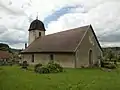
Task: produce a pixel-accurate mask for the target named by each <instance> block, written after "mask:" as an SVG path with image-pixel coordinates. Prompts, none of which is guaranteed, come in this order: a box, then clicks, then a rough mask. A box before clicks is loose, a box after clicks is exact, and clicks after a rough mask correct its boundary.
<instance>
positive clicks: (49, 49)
mask: <svg viewBox="0 0 120 90" xmlns="http://www.w3.org/2000/svg"><path fill="white" fill-rule="evenodd" d="M28 31H29V40H28V47H26V48H25V50H23V51H22V52H21V53H22V56H23V60H24V61H28V63H29V64H37V63H42V64H47V63H48V62H49V61H50V60H52V61H54V62H56V63H59V64H60V65H61V66H63V67H67V68H81V67H91V66H94V65H100V59H99V58H98V57H100V56H102V48H101V46H100V44H99V41H98V39H97V37H96V35H95V32H94V30H93V28H92V26H91V25H87V26H82V27H77V28H73V29H70V30H65V31H62V32H57V33H54V34H49V35H45V31H46V30H45V27H44V24H43V22H41V21H40V20H38V19H36V20H34V21H33V22H32V23H31V24H30V27H29V30H28Z"/></svg>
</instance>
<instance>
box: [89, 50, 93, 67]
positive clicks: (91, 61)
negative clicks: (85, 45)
mask: <svg viewBox="0 0 120 90" xmlns="http://www.w3.org/2000/svg"><path fill="white" fill-rule="evenodd" d="M92 64H93V52H92V50H89V66H90V67H92Z"/></svg>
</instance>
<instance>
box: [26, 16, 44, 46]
mask: <svg viewBox="0 0 120 90" xmlns="http://www.w3.org/2000/svg"><path fill="white" fill-rule="evenodd" d="M28 31H29V40H28V45H30V44H31V43H32V42H33V41H34V40H35V39H37V38H38V37H42V36H45V31H46V30H45V27H44V24H43V22H42V21H40V20H38V17H37V18H36V20H34V21H32V23H31V24H30V27H29V30H28Z"/></svg>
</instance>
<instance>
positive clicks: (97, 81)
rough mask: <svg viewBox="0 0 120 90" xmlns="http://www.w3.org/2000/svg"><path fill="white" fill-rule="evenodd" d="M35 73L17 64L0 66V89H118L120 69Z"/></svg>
mask: <svg viewBox="0 0 120 90" xmlns="http://www.w3.org/2000/svg"><path fill="white" fill-rule="evenodd" d="M65 71H66V72H63V73H57V74H36V73H34V72H32V71H27V70H21V69H20V67H18V66H11V67H10V66H1V67H0V90H120V70H119V69H118V70H113V71H111V72H106V71H102V70H100V69H66V70H65Z"/></svg>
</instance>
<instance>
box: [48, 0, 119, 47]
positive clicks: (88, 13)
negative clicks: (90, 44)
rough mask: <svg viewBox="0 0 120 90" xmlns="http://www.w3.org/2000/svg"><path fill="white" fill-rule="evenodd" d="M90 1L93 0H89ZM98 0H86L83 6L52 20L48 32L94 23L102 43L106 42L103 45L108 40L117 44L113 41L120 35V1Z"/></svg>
mask: <svg viewBox="0 0 120 90" xmlns="http://www.w3.org/2000/svg"><path fill="white" fill-rule="evenodd" d="M90 1H91V0H89V1H88V2H90ZM96 1H97V2H94V3H93V2H92V1H91V2H90V3H88V2H87V3H86V2H85V0H84V1H83V3H82V5H83V7H77V8H72V9H71V11H69V13H66V14H64V15H62V16H61V17H60V18H58V19H57V20H56V21H51V22H50V23H49V24H48V28H47V30H49V31H48V32H47V33H52V32H57V31H59V30H63V29H64V30H65V29H69V28H74V27H79V26H84V25H86V24H92V26H93V28H94V30H95V33H96V35H97V36H98V39H99V40H100V43H101V45H103V44H102V43H104V45H103V46H105V44H106V42H107V43H108V42H110V43H111V45H115V44H112V43H115V42H117V41H118V36H120V34H118V32H116V31H120V27H119V26H120V24H119V22H120V12H119V10H120V1H118V0H106V1H103V0H96ZM50 30H51V32H50ZM111 32H114V33H111ZM109 34H111V35H109ZM116 37H117V38H116ZM109 39H110V40H109ZM106 45H108V44H106Z"/></svg>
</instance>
